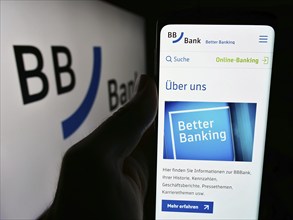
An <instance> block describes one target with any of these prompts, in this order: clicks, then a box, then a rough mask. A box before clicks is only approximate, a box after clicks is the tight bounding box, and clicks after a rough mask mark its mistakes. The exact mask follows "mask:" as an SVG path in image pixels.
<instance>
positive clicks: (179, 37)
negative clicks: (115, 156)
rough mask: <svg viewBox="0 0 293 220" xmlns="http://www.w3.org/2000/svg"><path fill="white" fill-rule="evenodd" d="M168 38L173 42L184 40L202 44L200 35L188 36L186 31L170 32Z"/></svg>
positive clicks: (189, 42)
mask: <svg viewBox="0 0 293 220" xmlns="http://www.w3.org/2000/svg"><path fill="white" fill-rule="evenodd" d="M168 38H170V39H171V40H172V43H173V44H176V43H179V42H182V43H183V44H201V38H199V37H192V38H191V37H187V36H186V35H185V34H184V32H180V33H178V32H168Z"/></svg>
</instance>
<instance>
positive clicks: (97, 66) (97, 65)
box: [62, 47, 102, 139]
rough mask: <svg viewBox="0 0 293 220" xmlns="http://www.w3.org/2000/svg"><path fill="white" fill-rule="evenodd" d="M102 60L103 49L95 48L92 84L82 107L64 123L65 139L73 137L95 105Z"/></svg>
mask: <svg viewBox="0 0 293 220" xmlns="http://www.w3.org/2000/svg"><path fill="white" fill-rule="evenodd" d="M101 60H102V59H101V48H100V47H94V64H93V72H92V78H91V82H90V85H89V88H88V91H87V93H86V96H85V98H84V99H83V101H82V102H81V104H80V106H79V107H78V108H77V109H76V111H75V112H73V114H72V115H71V116H69V117H68V118H67V119H65V120H64V121H62V130H63V137H64V139H66V138H68V137H69V136H70V135H72V134H73V133H74V132H75V131H76V130H77V129H78V128H79V127H80V126H81V124H82V123H83V122H84V120H85V119H86V117H87V116H88V114H89V112H90V110H91V108H92V106H93V104H94V101H95V98H96V95H97V93H98V87H99V82H100V75H101Z"/></svg>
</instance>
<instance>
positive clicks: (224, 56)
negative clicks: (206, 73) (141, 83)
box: [161, 51, 272, 68]
mask: <svg viewBox="0 0 293 220" xmlns="http://www.w3.org/2000/svg"><path fill="white" fill-rule="evenodd" d="M271 65H272V53H247V52H245V53H244V52H189V51H188V52H186V51H185V52H163V53H162V55H161V66H162V67H198V68H200V67H224V68H271Z"/></svg>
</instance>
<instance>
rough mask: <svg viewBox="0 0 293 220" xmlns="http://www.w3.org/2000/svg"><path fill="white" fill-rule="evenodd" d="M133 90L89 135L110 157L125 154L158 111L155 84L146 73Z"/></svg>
mask: <svg viewBox="0 0 293 220" xmlns="http://www.w3.org/2000/svg"><path fill="white" fill-rule="evenodd" d="M137 83H138V86H136V88H137V89H136V90H137V91H136V94H135V95H134V97H133V98H132V100H131V101H129V102H128V103H127V104H126V105H125V106H123V107H122V108H120V109H119V110H118V111H117V112H116V113H114V115H112V116H111V117H110V118H108V119H107V120H106V121H105V122H104V123H103V124H102V125H101V126H100V127H99V128H98V129H96V131H95V132H93V134H92V135H91V139H92V140H93V141H94V142H96V144H97V145H98V146H99V148H103V151H104V152H105V154H106V155H108V156H109V158H112V159H115V158H121V159H123V158H125V157H127V156H129V154H130V153H131V152H132V151H133V150H134V149H135V147H136V145H137V144H138V142H139V141H140V139H141V137H142V136H143V134H144V132H145V131H146V130H147V129H148V127H149V126H150V125H151V124H152V122H153V121H154V119H155V117H156V114H157V88H156V84H155V82H154V80H153V79H152V78H151V77H150V76H148V75H141V76H140V77H139V79H138V82H137Z"/></svg>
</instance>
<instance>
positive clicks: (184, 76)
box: [155, 24, 274, 220]
mask: <svg viewBox="0 0 293 220" xmlns="http://www.w3.org/2000/svg"><path fill="white" fill-rule="evenodd" d="M273 46H274V29H273V28H272V27H270V26H267V25H194V24H169V25H166V26H164V27H163V28H162V29H161V30H160V40H159V67H158V68H159V69H158V70H159V81H158V83H159V84H158V85H159V108H158V140H157V152H158V153H157V181H156V214H155V215H156V219H157V220H159V219H172V220H173V219H174V220H175V219H181V220H182V219H225V220H226V219H234V220H235V219H245V220H247V219H257V218H258V210H259V200H260V192H261V179H262V169H263V159H264V150H265V136H266V126H267V115H268V105H269V92H270V81H271V70H272V62H273Z"/></svg>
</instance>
